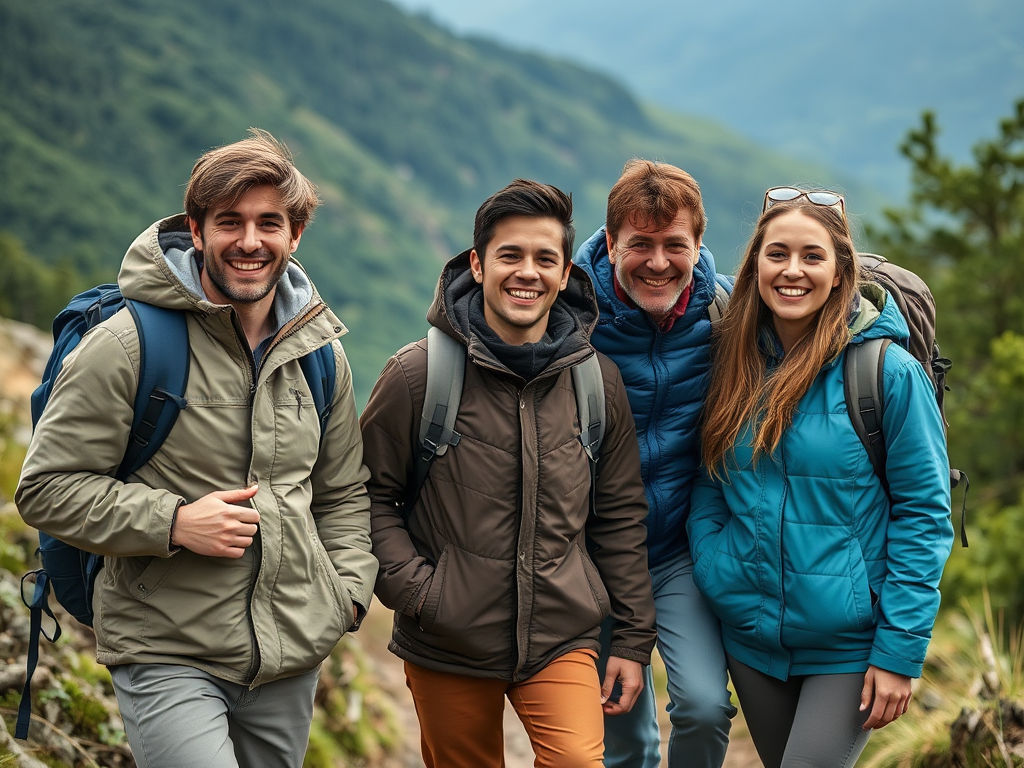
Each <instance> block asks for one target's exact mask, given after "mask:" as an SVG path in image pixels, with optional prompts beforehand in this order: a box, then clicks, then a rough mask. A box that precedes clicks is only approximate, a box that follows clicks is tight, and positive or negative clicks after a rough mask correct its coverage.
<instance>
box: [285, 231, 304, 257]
mask: <svg viewBox="0 0 1024 768" xmlns="http://www.w3.org/2000/svg"><path fill="white" fill-rule="evenodd" d="M305 229H306V225H305V224H300V225H299V226H297V227H295V236H294V237H293V238H292V247H291V250H290V251H288V253H295V251H297V250H298V248H299V240H301V239H302V232H303V231H304V230H305Z"/></svg>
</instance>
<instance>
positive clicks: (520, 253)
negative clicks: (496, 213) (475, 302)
mask: <svg viewBox="0 0 1024 768" xmlns="http://www.w3.org/2000/svg"><path fill="white" fill-rule="evenodd" d="M563 235H564V229H563V227H562V225H561V224H560V223H559V222H558V220H557V219H554V218H551V217H547V216H545V217H535V216H509V217H508V218H504V219H501V220H500V221H499V222H498V223H497V224H496V225H495V227H494V236H493V237H492V238H491V241H490V242H489V243H488V244H487V248H486V253H485V254H484V255H483V258H481V257H480V254H478V253H477V252H476V249H473V250H472V251H471V252H470V254H469V266H470V269H471V270H472V272H473V277H474V279H475V280H476V281H477V282H478V283H480V284H481V285H482V286H483V292H484V320H486V322H487V325H488V326H490V328H491V330H493V331H494V332H495V333H496V334H498V336H499V338H501V340H502V341H504V342H506V343H507V344H513V345H519V344H525V343H536V342H538V341H540V340H541V338H542V337H543V336H544V333H545V331H547V327H548V314H549V313H550V312H551V307H552V305H553V304H554V303H555V300H556V299H557V298H558V292H559V291H561V290H563V289H564V288H565V286H566V285H568V283H569V267H570V263H569V261H568V259H567V258H566V257H565V254H563V253H562V240H563Z"/></svg>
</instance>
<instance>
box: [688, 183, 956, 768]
mask: <svg viewBox="0 0 1024 768" xmlns="http://www.w3.org/2000/svg"><path fill="white" fill-rule="evenodd" d="M844 206H845V203H844V201H843V199H842V197H841V196H839V195H836V194H834V193H828V192H805V191H803V190H798V189H794V188H777V189H773V190H769V191H768V193H767V194H766V196H765V207H764V211H763V213H762V215H761V218H760V219H759V221H758V223H757V226H756V228H755V231H754V235H753V237H752V239H751V241H750V244H749V246H748V247H747V251H746V254H745V256H744V258H743V262H742V263H741V265H740V269H739V274H738V276H737V278H736V286H735V289H734V291H733V294H732V299H731V301H730V303H729V309H728V311H727V312H726V315H725V317H724V319H723V321H722V324H721V331H720V336H719V339H718V347H717V350H716V354H715V361H714V368H713V372H712V381H711V387H710V391H709V395H708V401H707V405H706V410H705V416H704V427H703V433H702V438H703V456H704V463H705V466H706V467H707V468H708V469H707V471H706V475H705V477H704V478H703V479H702V480H701V482H700V483H698V485H697V487H696V488H695V489H694V492H693V496H692V499H691V512H690V519H689V522H688V532H689V538H690V544H691V548H692V552H693V558H694V561H695V565H694V580H695V581H696V583H697V585H698V587H699V588H700V589H701V591H702V592H703V593H704V594H705V596H706V597H707V598H708V600H709V601H710V602H711V604H712V607H713V608H714V610H715V612H716V613H717V614H718V616H719V618H720V619H721V620H722V634H723V640H724V643H725V649H726V652H727V654H728V661H729V671H730V674H731V676H732V679H733V683H734V685H735V687H736V693H737V695H738V696H739V699H740V705H741V707H742V708H743V711H744V715H745V717H746V720H747V725H748V727H749V729H750V733H751V736H752V738H753V740H754V744H755V746H756V747H757V749H758V752H759V754H760V756H761V759H762V761H763V762H764V764H765V766H766V767H767V768H774V767H775V766H787V767H788V766H797V765H800V766H803V765H827V766H852V765H853V764H854V763H855V762H856V760H857V758H858V756H859V755H860V752H861V750H862V749H863V748H864V745H865V744H866V743H867V739H868V737H869V735H870V731H871V729H873V728H880V727H883V726H884V725H886V724H888V723H890V722H892V721H893V720H895V719H896V718H898V717H900V715H902V714H903V713H904V712H905V711H906V708H907V704H908V702H909V700H910V693H911V688H910V680H911V678H913V677H919V676H920V674H921V666H922V664H923V662H924V658H925V651H926V650H927V647H928V641H929V639H930V637H931V630H932V625H933V623H934V621H935V615H936V612H937V610H938V607H939V592H938V583H939V578H940V576H941V575H942V568H943V565H944V563H945V561H946V558H947V556H948V555H949V551H950V547H951V545H952V539H953V530H952V526H951V524H950V521H949V464H948V460H947V456H946V443H945V435H944V431H943V425H942V420H941V416H940V415H939V411H938V406H937V405H936V401H935V397H934V390H933V388H932V384H931V382H930V380H929V379H928V377H927V375H926V374H925V372H924V369H923V368H922V367H921V365H920V364H919V363H918V362H917V361H916V360H915V359H914V358H913V357H912V356H911V355H910V354H909V353H908V352H907V351H906V350H905V349H904V348H903V346H905V345H906V343H907V339H908V331H907V326H906V323H905V321H904V320H903V317H902V316H901V315H900V312H899V310H898V308H897V307H896V305H895V301H893V300H892V299H891V297H889V296H888V294H887V293H886V292H885V291H884V290H883V289H882V288H880V287H879V286H877V285H875V284H872V283H862V282H861V280H860V273H859V270H858V266H857V260H856V257H855V251H854V247H853V241H852V239H851V237H850V231H849V227H848V225H847V222H846V216H845V209H844ZM875 337H886V338H889V339H892V340H893V341H894V342H897V343H894V344H891V345H889V347H888V350H887V352H886V355H885V360H884V371H883V375H884V382H883V389H884V398H885V401H884V402H885V411H884V415H883V432H884V434H885V441H886V448H887V451H888V458H887V462H886V475H887V478H888V481H889V489H890V495H891V497H890V496H887V495H886V492H885V490H884V488H883V487H882V484H881V482H880V480H879V479H878V477H877V476H876V475H875V473H874V472H873V470H872V467H871V462H870V461H869V459H868V455H867V452H866V451H865V449H864V447H863V445H862V444H861V442H860V440H859V439H858V437H857V435H856V433H855V432H854V429H853V425H852V422H851V421H850V418H849V415H848V414H847V411H846V403H845V398H844V394H843V365H842V363H843V358H844V355H845V352H846V348H847V346H848V345H849V344H857V343H860V342H861V341H864V340H866V339H869V338H875Z"/></svg>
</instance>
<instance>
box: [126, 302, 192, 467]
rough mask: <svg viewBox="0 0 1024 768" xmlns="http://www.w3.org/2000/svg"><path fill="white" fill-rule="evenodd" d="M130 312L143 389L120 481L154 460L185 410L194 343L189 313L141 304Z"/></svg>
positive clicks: (137, 399) (138, 394)
mask: <svg viewBox="0 0 1024 768" xmlns="http://www.w3.org/2000/svg"><path fill="white" fill-rule="evenodd" d="M128 310H129V311H130V312H131V313H132V317H133V318H134V319H135V326H136V328H138V332H139V350H140V357H139V387H138V391H137V392H136V395H135V417H134V420H133V421H132V431H131V435H130V437H129V439H128V447H127V448H126V449H125V454H124V459H122V460H121V466H120V467H118V470H117V474H116V477H117V478H118V479H120V480H124V479H125V478H127V477H128V476H129V475H131V474H132V473H133V472H136V471H138V470H139V468H140V467H142V466H143V465H144V464H145V463H146V462H147V461H149V460H150V459H151V458H153V455H154V454H155V453H156V452H157V449H158V448H159V447H160V446H161V445H162V444H163V442H164V440H166V439H167V435H169V434H170V432H171V428H172V427H173V426H174V422H175V421H176V420H177V418H178V413H179V411H182V410H184V409H185V407H186V405H187V403H186V402H185V384H186V382H187V381H188V367H189V344H188V327H187V325H186V321H185V314H184V313H183V312H180V311H178V310H175V309H166V308H164V307H157V306H154V305H152V304H147V303H145V302H141V301H129V302H128Z"/></svg>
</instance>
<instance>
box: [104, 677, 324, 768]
mask: <svg viewBox="0 0 1024 768" xmlns="http://www.w3.org/2000/svg"><path fill="white" fill-rule="evenodd" d="M319 675H320V669H319V668H317V669H314V670H313V671H312V672H307V673H305V674H303V675H298V676H296V677H289V678H285V679H284V680H277V681H275V682H272V683H267V684H265V685H261V686H259V687H258V688H256V689H254V690H251V691H250V690H249V689H248V688H247V687H246V686H244V685H237V684H235V683H228V682H225V681H224V680H220V679H218V678H216V677H214V676H213V675H210V674H207V673H206V672H201V671H199V670H198V669H194V668H192V667H186V666H178V665H172V664H123V665H118V666H114V667H111V668H110V676H111V678H112V679H113V681H114V691H115V693H116V694H117V703H118V706H119V707H120V709H121V717H122V718H123V719H124V727H125V731H126V733H127V734H128V743H129V744H131V747H132V753H133V754H134V756H135V762H136V763H137V764H138V766H139V768H250V767H251V768H257V767H258V768H271V767H273V768H301V766H302V760H303V757H304V756H305V754H306V745H307V742H308V741H309V724H310V722H311V721H312V718H313V694H314V693H315V692H316V684H317V679H318V678H319Z"/></svg>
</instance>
